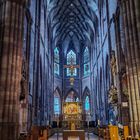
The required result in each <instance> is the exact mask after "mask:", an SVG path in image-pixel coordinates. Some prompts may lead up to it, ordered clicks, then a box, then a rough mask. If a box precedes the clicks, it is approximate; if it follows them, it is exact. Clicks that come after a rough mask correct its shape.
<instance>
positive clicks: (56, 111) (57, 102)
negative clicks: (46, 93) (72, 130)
mask: <svg viewBox="0 0 140 140" xmlns="http://www.w3.org/2000/svg"><path fill="white" fill-rule="evenodd" d="M60 110H61V102H60V95H59V93H58V91H57V90H56V91H55V93H54V114H55V115H59V114H60Z"/></svg>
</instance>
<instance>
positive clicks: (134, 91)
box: [121, 0, 140, 136]
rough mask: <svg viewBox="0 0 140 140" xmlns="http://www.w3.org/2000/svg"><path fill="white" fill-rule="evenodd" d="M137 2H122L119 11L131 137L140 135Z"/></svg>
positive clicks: (139, 42)
mask: <svg viewBox="0 0 140 140" xmlns="http://www.w3.org/2000/svg"><path fill="white" fill-rule="evenodd" d="M138 1H139V0H135V1H131V0H122V3H121V10H122V15H123V22H124V36H125V49H126V54H125V55H126V64H127V67H126V70H127V79H128V94H129V104H130V117H131V118H130V119H131V120H130V124H131V132H132V135H133V136H137V135H140V132H138V129H139V130H140V47H139V44H140V37H139V35H138V31H139V27H138V26H137V25H138V24H139V23H138V21H139V19H138V16H137V15H136V13H137V11H138V7H136V6H135V3H138Z"/></svg>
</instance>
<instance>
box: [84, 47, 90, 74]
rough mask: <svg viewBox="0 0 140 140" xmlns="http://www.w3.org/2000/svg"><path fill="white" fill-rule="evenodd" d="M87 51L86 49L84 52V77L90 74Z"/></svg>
mask: <svg viewBox="0 0 140 140" xmlns="http://www.w3.org/2000/svg"><path fill="white" fill-rule="evenodd" d="M89 61H90V59H89V49H88V47H86V48H85V50H84V76H88V75H89V73H90V63H89Z"/></svg>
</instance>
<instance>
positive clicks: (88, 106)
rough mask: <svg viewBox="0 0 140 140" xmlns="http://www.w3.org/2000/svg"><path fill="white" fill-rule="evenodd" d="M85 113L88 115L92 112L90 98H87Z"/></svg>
mask: <svg viewBox="0 0 140 140" xmlns="http://www.w3.org/2000/svg"><path fill="white" fill-rule="evenodd" d="M85 112H86V113H88V112H90V102H89V96H86V99H85Z"/></svg>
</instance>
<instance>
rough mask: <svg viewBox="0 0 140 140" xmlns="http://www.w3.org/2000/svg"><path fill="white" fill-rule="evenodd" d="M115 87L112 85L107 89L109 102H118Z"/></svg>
mask: <svg viewBox="0 0 140 140" xmlns="http://www.w3.org/2000/svg"><path fill="white" fill-rule="evenodd" d="M117 93H118V92H117V88H116V87H115V86H114V85H112V86H111V88H110V90H109V96H108V101H109V103H110V104H116V103H117V102H118V94H117Z"/></svg>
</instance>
